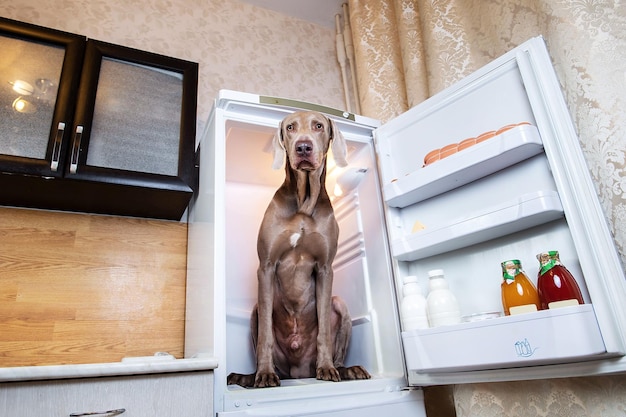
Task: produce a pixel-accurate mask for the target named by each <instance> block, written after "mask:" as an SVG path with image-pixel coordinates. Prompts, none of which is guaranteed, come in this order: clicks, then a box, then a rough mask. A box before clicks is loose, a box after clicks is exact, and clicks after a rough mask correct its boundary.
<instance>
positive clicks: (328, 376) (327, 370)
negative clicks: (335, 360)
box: [316, 366, 341, 382]
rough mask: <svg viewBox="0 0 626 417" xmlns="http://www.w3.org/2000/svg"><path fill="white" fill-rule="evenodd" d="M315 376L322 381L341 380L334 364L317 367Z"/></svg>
mask: <svg viewBox="0 0 626 417" xmlns="http://www.w3.org/2000/svg"><path fill="white" fill-rule="evenodd" d="M316 378H317V379H320V380H322V381H334V382H339V381H341V376H340V375H339V371H337V369H336V368H335V367H334V366H328V367H319V368H317V371H316Z"/></svg>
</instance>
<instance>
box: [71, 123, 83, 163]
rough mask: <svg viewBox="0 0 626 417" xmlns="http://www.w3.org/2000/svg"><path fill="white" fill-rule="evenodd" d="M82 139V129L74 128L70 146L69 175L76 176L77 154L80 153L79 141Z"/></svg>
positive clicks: (80, 127) (79, 127)
mask: <svg viewBox="0 0 626 417" xmlns="http://www.w3.org/2000/svg"><path fill="white" fill-rule="evenodd" d="M82 137H83V127H82V126H76V134H75V135H74V143H73V144H72V158H71V159H70V174H76V171H78V154H79V153H80V141H81V139H82Z"/></svg>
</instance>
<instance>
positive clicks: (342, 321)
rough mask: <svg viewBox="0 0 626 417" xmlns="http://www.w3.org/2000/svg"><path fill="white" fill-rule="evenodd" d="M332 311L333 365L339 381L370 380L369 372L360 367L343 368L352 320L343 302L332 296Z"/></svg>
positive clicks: (350, 334)
mask: <svg viewBox="0 0 626 417" xmlns="http://www.w3.org/2000/svg"><path fill="white" fill-rule="evenodd" d="M332 311H333V318H332V320H333V322H332V325H333V328H334V329H333V330H335V344H334V349H335V350H334V356H333V364H334V366H335V368H336V369H337V371H338V372H339V375H340V376H341V379H342V380H344V381H346V380H352V379H370V378H371V376H370V374H369V372H367V370H366V369H365V368H363V367H362V366H359V365H357V366H350V367H346V366H345V359H346V355H347V353H348V345H349V344H350V337H351V336H352V319H351V318H350V313H349V312H348V307H347V306H346V304H345V303H344V301H343V300H342V299H341V298H339V297H337V296H333V298H332Z"/></svg>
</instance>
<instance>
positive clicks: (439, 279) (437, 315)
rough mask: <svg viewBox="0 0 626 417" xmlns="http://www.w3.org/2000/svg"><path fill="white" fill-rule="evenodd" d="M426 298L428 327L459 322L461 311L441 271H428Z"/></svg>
mask: <svg viewBox="0 0 626 417" xmlns="http://www.w3.org/2000/svg"><path fill="white" fill-rule="evenodd" d="M428 288H429V292H428V298H427V299H426V304H427V312H428V323H429V324H430V327H437V326H445V325H449V324H457V323H460V322H461V309H460V308H459V302H458V301H457V299H456V297H455V296H454V294H453V293H452V291H450V288H449V287H448V282H447V281H446V279H445V277H444V275H443V270H441V269H433V270H432V271H428Z"/></svg>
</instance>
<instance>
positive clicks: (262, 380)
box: [254, 372, 280, 388]
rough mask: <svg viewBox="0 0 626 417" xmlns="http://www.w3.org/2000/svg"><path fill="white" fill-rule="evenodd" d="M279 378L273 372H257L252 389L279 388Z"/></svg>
mask: <svg viewBox="0 0 626 417" xmlns="http://www.w3.org/2000/svg"><path fill="white" fill-rule="evenodd" d="M279 386H280V378H279V377H278V375H276V374H275V373H274V372H263V373H261V372H257V374H256V378H255V380H254V388H268V387H279Z"/></svg>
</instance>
